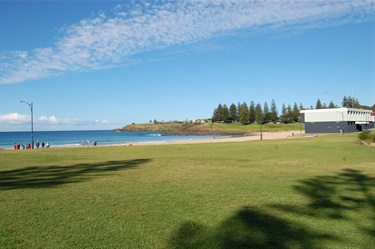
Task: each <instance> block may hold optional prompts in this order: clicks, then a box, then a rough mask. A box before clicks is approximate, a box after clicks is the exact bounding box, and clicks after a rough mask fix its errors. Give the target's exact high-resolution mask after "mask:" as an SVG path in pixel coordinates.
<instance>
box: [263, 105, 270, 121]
mask: <svg viewBox="0 0 375 249" xmlns="http://www.w3.org/2000/svg"><path fill="white" fill-rule="evenodd" d="M263 122H264V123H268V122H270V109H269V108H268V103H267V101H266V102H264V105H263Z"/></svg>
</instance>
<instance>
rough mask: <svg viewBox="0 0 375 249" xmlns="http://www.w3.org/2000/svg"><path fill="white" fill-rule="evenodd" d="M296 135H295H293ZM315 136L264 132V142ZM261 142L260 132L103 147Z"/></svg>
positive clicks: (291, 132)
mask: <svg viewBox="0 0 375 249" xmlns="http://www.w3.org/2000/svg"><path fill="white" fill-rule="evenodd" d="M293 134H294V135H293ZM312 136H314V135H313V134H309V135H306V134H305V132H304V131H302V132H300V131H299V130H298V131H280V132H263V133H262V139H263V140H276V139H293V138H302V137H312ZM258 140H260V132H256V133H253V134H251V135H242V136H238V135H235V136H233V135H222V136H214V137H213V138H211V139H188V140H186V139H182V140H174V141H153V142H135V143H126V144H111V145H101V146H147V145H168V144H205V143H231V142H232V143H233V142H248V141H258Z"/></svg>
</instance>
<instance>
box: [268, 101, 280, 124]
mask: <svg viewBox="0 0 375 249" xmlns="http://www.w3.org/2000/svg"><path fill="white" fill-rule="evenodd" d="M278 117H279V114H278V111H277V107H276V102H275V100H274V99H273V100H272V101H271V113H270V121H272V122H273V123H274V124H276V123H277V120H278Z"/></svg>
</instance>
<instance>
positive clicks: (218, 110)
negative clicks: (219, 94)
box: [211, 104, 223, 123]
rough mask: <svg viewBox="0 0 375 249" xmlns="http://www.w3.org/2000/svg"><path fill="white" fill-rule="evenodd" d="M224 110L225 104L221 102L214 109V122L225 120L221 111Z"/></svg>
mask: <svg viewBox="0 0 375 249" xmlns="http://www.w3.org/2000/svg"><path fill="white" fill-rule="evenodd" d="M222 111H223V106H222V105H221V104H219V105H218V106H217V108H215V110H214V114H213V115H212V119H211V120H212V122H213V123H214V122H221V121H223V119H222V117H221V113H222Z"/></svg>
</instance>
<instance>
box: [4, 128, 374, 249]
mask: <svg viewBox="0 0 375 249" xmlns="http://www.w3.org/2000/svg"><path fill="white" fill-rule="evenodd" d="M356 139H357V138H356V135H354V134H345V135H326V136H321V137H310V138H298V139H294V140H290V139H288V140H273V141H271V140H268V141H253V142H244V143H217V144H191V145H158V146H133V147H124V146H118V147H85V148H83V147H82V148H54V149H44V150H23V151H14V150H1V151H0V162H1V166H0V248H375V160H374V159H375V147H370V146H358V145H356V144H355V140H356Z"/></svg>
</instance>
